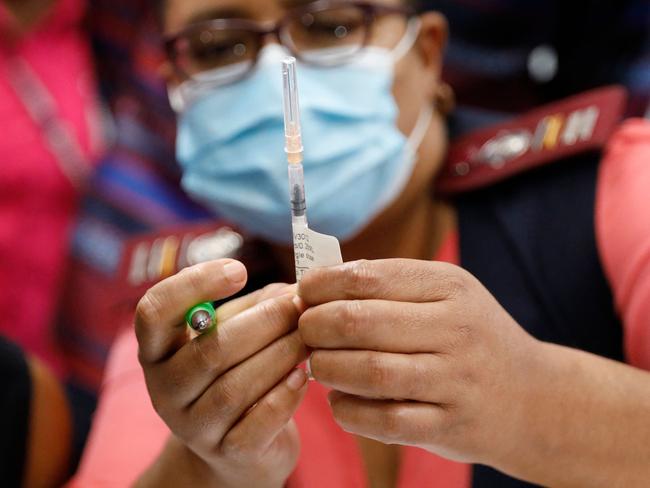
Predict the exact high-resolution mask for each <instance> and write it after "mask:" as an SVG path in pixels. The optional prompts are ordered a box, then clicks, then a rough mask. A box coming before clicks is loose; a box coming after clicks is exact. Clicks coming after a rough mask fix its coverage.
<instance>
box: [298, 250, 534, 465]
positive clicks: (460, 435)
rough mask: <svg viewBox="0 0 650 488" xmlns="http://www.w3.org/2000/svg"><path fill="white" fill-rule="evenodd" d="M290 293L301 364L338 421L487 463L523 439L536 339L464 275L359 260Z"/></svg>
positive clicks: (374, 435)
mask: <svg viewBox="0 0 650 488" xmlns="http://www.w3.org/2000/svg"><path fill="white" fill-rule="evenodd" d="M299 294H300V296H301V297H302V299H303V300H304V302H305V304H306V305H307V306H308V307H309V308H308V310H307V311H305V312H304V313H303V315H302V317H301V318H300V332H301V335H302V338H303V340H304V341H305V343H306V344H307V345H308V346H310V347H311V348H313V349H314V352H313V355H312V357H311V362H310V367H311V372H312V374H313V376H314V378H315V379H316V380H317V381H318V382H320V383H322V384H323V385H325V386H327V387H330V388H332V390H334V391H332V392H331V393H330V397H329V400H330V403H331V407H332V410H333V413H334V417H335V419H336V421H337V422H338V423H339V425H341V427H342V428H343V429H344V430H346V431H348V432H351V433H355V434H358V435H360V436H363V437H368V438H371V439H375V440H378V441H381V442H384V443H390V444H404V445H412V446H418V447H421V448H424V449H426V450H428V451H431V452H434V453H436V454H439V455H443V456H445V457H447V458H452V459H455V460H459V461H466V462H478V463H484V464H490V465H493V466H495V465H499V464H501V461H502V460H503V459H506V458H507V457H508V456H511V455H513V454H514V453H516V452H517V450H519V449H521V448H522V446H520V445H519V443H518V442H517V441H516V439H517V435H518V430H520V429H523V428H525V423H526V413H527V411H529V409H530V407H531V405H530V403H531V398H533V397H534V395H531V394H530V392H531V388H535V383H534V378H535V377H536V375H535V371H538V370H539V369H538V368H539V367H540V366H539V365H540V364H541V359H540V355H541V351H542V349H543V348H542V347H540V345H541V344H542V343H540V342H538V341H537V340H535V339H534V338H532V337H531V336H530V335H528V334H527V333H526V332H525V331H524V330H523V329H522V328H521V327H520V326H519V325H518V324H517V323H516V322H515V321H514V319H513V318H512V317H510V315H509V314H508V313H507V312H506V311H505V310H504V309H503V308H502V307H501V306H500V305H499V303H498V302H497V301H496V300H495V298H494V297H493V296H492V295H491V294H490V293H489V292H488V291H487V290H486V289H485V288H484V287H483V285H481V283H480V282H479V281H478V280H477V279H476V278H474V277H473V276H472V275H471V274H469V273H468V272H466V271H464V270H463V269H461V268H459V267H456V266H452V265H449V264H445V263H439V262H427V261H415V260H405V259H391V260H383V261H358V262H353V263H347V264H344V265H342V266H337V267H332V268H321V269H318V270H314V271H311V272H310V273H308V274H307V275H305V277H304V278H303V280H302V282H301V284H300V292H299Z"/></svg>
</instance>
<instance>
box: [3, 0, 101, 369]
mask: <svg viewBox="0 0 650 488" xmlns="http://www.w3.org/2000/svg"><path fill="white" fill-rule="evenodd" d="M84 3H85V2H84V1H82V0H57V1H54V0H20V1H13V0H7V1H4V2H2V3H0V127H1V128H2V129H1V131H0V158H1V160H2V170H0V188H1V191H0V276H1V278H0V280H1V281H0V333H1V334H2V335H4V336H6V337H8V338H11V339H12V340H14V341H16V342H17V343H18V344H19V345H20V346H22V347H23V348H24V349H25V350H26V351H28V352H29V353H31V354H34V355H36V356H37V357H38V358H40V359H41V360H42V361H44V363H45V364H46V365H47V366H48V367H50V368H52V369H53V370H54V371H55V372H56V373H57V375H59V376H60V377H63V376H64V374H65V367H64V359H63V357H62V354H61V351H60V348H59V346H58V345H57V343H56V338H55V332H54V319H55V313H56V310H57V302H58V299H59V297H60V291H61V289H62V286H63V277H64V270H65V267H66V262H67V255H68V244H69V237H70V232H71V230H72V224H73V221H74V218H75V215H76V210H77V204H78V199H79V196H80V194H81V192H82V190H83V188H84V186H85V184H86V181H87V178H88V176H89V174H90V172H91V169H92V166H93V164H94V161H96V158H97V156H98V154H99V151H100V148H101V136H100V126H101V124H100V116H99V110H98V103H97V90H96V85H95V76H94V71H93V65H92V62H91V53H90V49H89V44H88V42H87V39H86V38H85V36H84V33H83V30H82V27H81V23H82V19H83V15H84Z"/></svg>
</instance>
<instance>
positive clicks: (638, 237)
mask: <svg viewBox="0 0 650 488" xmlns="http://www.w3.org/2000/svg"><path fill="white" fill-rule="evenodd" d="M596 198H597V202H596V232H597V242H598V246H599V250H600V252H601V255H602V260H603V263H604V267H605V270H606V274H607V277H608V279H609V281H610V283H611V286H612V288H613V290H614V296H615V298H616V305H617V307H618V311H619V314H620V316H621V317H622V318H623V321H624V327H625V347H626V352H627V357H628V360H629V362H630V363H631V364H633V365H635V366H639V367H643V368H645V369H650V122H648V121H641V120H631V121H628V122H626V123H625V124H624V125H623V126H622V127H621V128H620V130H619V131H618V133H617V134H616V135H615V136H614V137H613V138H612V140H611V142H610V145H609V148H608V150H607V153H606V157H605V159H604V161H603V163H602V165H601V170H600V175H599V180H598V189H597V197H596ZM437 257H438V259H439V260H441V261H448V262H454V263H457V262H458V240H457V236H455V235H452V236H450V238H449V239H448V240H447V242H446V244H445V245H444V246H443V248H442V249H441V252H440V254H439V255H438V256H437ZM296 422H297V424H298V427H299V429H300V433H301V440H302V454H301V457H300V460H299V462H298V466H297V468H296V470H295V472H294V474H293V475H292V477H291V479H290V480H289V486H293V487H307V486H308V487H314V488H320V487H323V488H325V487H331V486H341V487H362V486H365V485H366V480H365V473H364V467H363V462H362V458H361V454H360V452H359V450H358V447H357V445H356V441H355V439H354V438H353V437H352V436H350V435H349V434H346V433H345V432H343V431H342V430H341V429H340V428H339V427H338V426H337V425H336V424H335V423H334V420H333V418H332V416H331V414H330V412H329V407H328V404H327V401H326V391H325V389H324V388H323V387H322V386H320V385H318V384H316V383H312V384H310V386H309V391H308V393H307V396H306V398H305V401H304V403H303V404H302V406H301V407H300V409H299V411H298V413H297V415H296ZM168 435H169V431H168V430H167V428H166V427H165V425H164V424H163V423H162V421H161V420H160V419H159V418H158V417H157V415H156V413H155V412H154V410H153V408H152V406H151V403H150V400H149V397H148V395H147V390H146V386H145V383H144V378H143V375H142V371H141V369H140V367H139V365H138V362H137V343H136V340H135V336H134V334H133V331H132V330H129V331H127V332H125V333H124V334H123V335H122V336H121V337H120V338H119V339H118V341H117V343H116V344H115V347H114V349H113V353H112V356H111V360H110V362H109V365H108V368H107V373H106V379H105V383H104V387H103V392H102V396H101V402H100V405H99V409H98V411H97V414H96V417H95V422H94V425H93V430H92V432H91V436H90V439H89V443H88V447H87V449H86V452H85V455H84V458H83V460H82V464H81V467H80V469H79V472H78V474H77V477H76V478H75V480H73V482H72V483H71V486H73V487H79V488H81V487H84V488H85V487H104V486H105V487H122V486H129V485H130V484H131V483H132V482H133V481H134V480H136V479H137V477H138V476H139V475H140V473H142V472H143V470H144V469H146V468H147V466H148V465H149V464H150V463H151V462H152V461H153V460H154V459H155V457H156V456H157V454H158V453H159V452H160V450H161V448H162V446H163V444H164V442H165V440H166V438H167V436H168ZM469 480H470V470H469V467H468V466H466V465H462V464H457V463H452V462H449V461H446V460H443V459H441V458H439V457H437V456H434V455H432V454H429V453H427V452H425V451H422V450H420V449H415V448H404V450H403V458H402V465H401V471H400V478H399V486H400V487H403V488H407V487H425V486H426V487H440V488H442V487H444V488H455V487H458V488H460V487H466V486H468V484H469Z"/></svg>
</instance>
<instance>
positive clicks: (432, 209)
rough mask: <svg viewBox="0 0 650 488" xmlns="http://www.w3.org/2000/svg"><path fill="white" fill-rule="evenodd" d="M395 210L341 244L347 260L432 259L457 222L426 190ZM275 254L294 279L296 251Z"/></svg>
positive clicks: (285, 272)
mask: <svg viewBox="0 0 650 488" xmlns="http://www.w3.org/2000/svg"><path fill="white" fill-rule="evenodd" d="M393 210H394V211H392V212H391V213H390V215H383V216H381V217H380V219H381V222H379V221H378V222H373V224H371V225H370V226H369V227H368V228H367V229H366V230H364V231H363V232H362V233H361V234H360V235H359V236H358V237H356V238H354V239H353V240H352V241H350V242H346V243H343V244H342V245H341V252H342V254H343V259H344V260H345V261H356V260H359V259H389V258H409V259H422V260H430V259H433V258H434V257H435V254H436V252H437V251H438V249H439V248H440V246H441V245H442V243H443V240H444V238H445V237H446V234H447V232H449V230H450V229H451V228H452V227H453V225H454V219H453V211H452V210H451V207H450V206H449V205H447V204H446V203H443V202H440V201H436V200H434V199H433V198H432V197H431V196H430V195H429V194H428V193H426V192H424V193H422V194H421V196H420V197H419V198H418V199H417V200H416V201H414V202H412V203H411V204H410V205H409V206H408V208H405V209H393ZM375 224H376V225H375ZM387 229H388V230H387ZM315 230H316V231H317V230H318V229H315ZM273 253H274V255H275V257H276V259H277V260H278V262H279V263H280V266H281V271H282V274H283V277H284V279H285V280H288V281H291V280H292V278H291V277H292V276H293V274H294V271H295V270H294V261H293V251H292V250H291V249H288V248H286V247H274V248H273Z"/></svg>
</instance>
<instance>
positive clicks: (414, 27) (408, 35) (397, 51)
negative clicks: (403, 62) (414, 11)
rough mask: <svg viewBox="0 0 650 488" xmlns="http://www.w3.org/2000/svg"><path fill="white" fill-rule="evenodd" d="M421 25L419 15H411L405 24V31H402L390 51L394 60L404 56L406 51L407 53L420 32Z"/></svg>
mask: <svg viewBox="0 0 650 488" xmlns="http://www.w3.org/2000/svg"><path fill="white" fill-rule="evenodd" d="M421 27H422V21H421V20H420V18H419V17H413V18H411V19H409V21H408V23H407V24H406V32H404V35H403V36H402V38H401V39H400V41H399V42H398V43H397V46H395V47H394V48H393V50H392V51H391V56H392V58H393V60H394V61H395V62H397V61H399V60H400V59H402V58H403V57H404V56H406V53H408V52H409V51H410V50H411V48H412V47H413V46H414V45H415V41H416V40H417V38H418V35H419V34H420V28H421Z"/></svg>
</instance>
